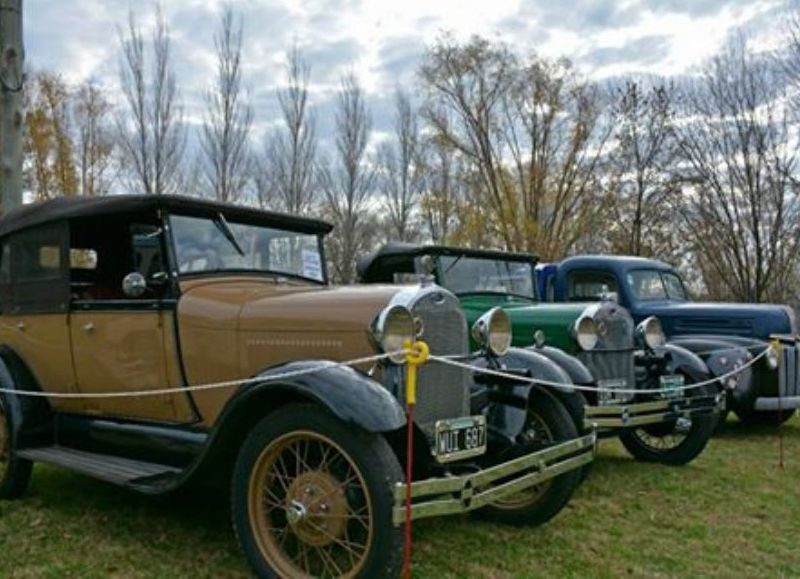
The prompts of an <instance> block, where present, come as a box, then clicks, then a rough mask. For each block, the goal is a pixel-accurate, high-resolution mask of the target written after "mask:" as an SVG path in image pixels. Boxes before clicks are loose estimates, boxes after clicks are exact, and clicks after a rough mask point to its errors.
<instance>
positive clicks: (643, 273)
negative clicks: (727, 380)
mask: <svg viewBox="0 0 800 579" xmlns="http://www.w3.org/2000/svg"><path fill="white" fill-rule="evenodd" d="M536 279H537V285H538V289H539V292H540V293H539V295H540V296H542V298H543V299H545V300H547V301H554V302H580V301H597V300H598V299H611V300H615V301H617V302H618V303H619V304H620V305H622V306H624V307H626V308H627V309H628V310H630V312H631V314H632V315H633V317H634V320H635V321H636V323H638V322H640V321H641V320H644V319H645V318H647V317H650V316H657V317H658V319H659V320H660V321H661V324H662V326H663V328H664V332H665V334H666V335H667V337H668V338H669V341H670V343H673V344H677V345H681V346H683V347H684V348H687V349H689V350H691V351H693V352H695V353H696V354H698V355H700V356H701V357H703V356H705V355H708V353H710V352H712V351H717V352H719V351H720V350H724V349H725V348H730V347H733V346H740V347H745V348H747V349H748V351H749V352H750V354H751V355H752V356H756V355H758V354H759V353H760V352H762V351H764V349H765V348H766V347H767V345H768V344H769V343H772V344H773V345H774V346H775V348H774V349H773V351H771V352H768V353H767V355H765V356H763V357H762V358H761V359H760V360H758V361H757V362H756V364H755V365H754V368H753V370H754V371H753V372H751V373H750V378H749V379H748V380H747V381H746V383H745V384H742V385H740V386H739V387H737V388H736V389H735V390H734V391H733V392H732V393H730V394H729V395H728V409H729V410H732V411H734V412H735V413H736V415H737V416H738V417H739V418H740V419H741V420H742V421H743V422H746V423H766V424H781V423H783V422H785V421H787V420H788V419H789V418H791V417H792V415H793V414H794V413H795V410H796V409H797V408H798V407H800V337H798V330H799V329H798V322H797V317H796V315H795V313H794V311H793V310H792V308H790V307H788V306H783V305H768V304H739V303H716V302H713V303H712V302H695V301H692V300H691V298H690V297H689V293H688V292H687V291H686V286H685V284H684V283H683V280H682V279H681V277H680V276H679V275H678V274H677V272H676V271H675V270H674V269H673V268H672V267H671V266H669V265H668V264H666V263H663V262H660V261H656V260H652V259H644V258H640V257H628V256H611V255H587V256H576V257H570V258H568V259H565V260H563V261H561V262H559V263H549V264H540V265H538V266H537V267H536Z"/></svg>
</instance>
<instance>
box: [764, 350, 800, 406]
mask: <svg viewBox="0 0 800 579" xmlns="http://www.w3.org/2000/svg"><path fill="white" fill-rule="evenodd" d="M771 341H772V343H773V344H776V345H778V346H779V350H778V395H777V396H759V397H758V398H757V399H756V404H755V409H756V410H789V411H791V410H795V409H796V408H800V342H798V339H797V337H795V336H771Z"/></svg>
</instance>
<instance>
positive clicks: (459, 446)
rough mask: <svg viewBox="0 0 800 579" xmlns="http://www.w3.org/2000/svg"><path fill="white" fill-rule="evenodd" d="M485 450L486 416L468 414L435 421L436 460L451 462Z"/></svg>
mask: <svg viewBox="0 0 800 579" xmlns="http://www.w3.org/2000/svg"><path fill="white" fill-rule="evenodd" d="M485 452H486V418H485V417H483V416H468V417H465V418H452V419H448V420H437V421H436V447H435V448H434V455H435V456H436V460H437V461H438V462H452V461H454V460H461V459H462V458H467V457H470V456H476V455H479V454H483V453H485Z"/></svg>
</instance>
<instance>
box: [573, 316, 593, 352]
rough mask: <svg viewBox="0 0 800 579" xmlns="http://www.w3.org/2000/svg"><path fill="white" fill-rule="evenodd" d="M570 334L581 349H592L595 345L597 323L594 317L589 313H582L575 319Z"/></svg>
mask: <svg viewBox="0 0 800 579" xmlns="http://www.w3.org/2000/svg"><path fill="white" fill-rule="evenodd" d="M572 334H573V336H574V337H575V340H576V341H577V342H578V345H579V346H580V347H581V349H582V350H586V351H587V352H588V351H589V350H594V347H595V346H597V340H598V335H597V324H596V323H595V321H594V318H592V317H591V316H589V315H582V316H581V317H580V318H578V319H577V320H576V321H575V325H574V326H573V328H572Z"/></svg>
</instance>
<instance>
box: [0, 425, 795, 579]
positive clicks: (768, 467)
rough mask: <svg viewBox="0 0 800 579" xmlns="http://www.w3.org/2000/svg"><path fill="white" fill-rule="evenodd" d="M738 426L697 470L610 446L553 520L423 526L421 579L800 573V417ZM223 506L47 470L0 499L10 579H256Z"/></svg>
mask: <svg viewBox="0 0 800 579" xmlns="http://www.w3.org/2000/svg"><path fill="white" fill-rule="evenodd" d="M782 432H783V444H784V456H785V468H784V469H783V470H782V469H781V468H779V466H778V458H779V440H778V437H777V436H776V431H775V430H774V429H753V428H744V427H742V426H741V425H739V424H738V423H737V422H733V421H732V422H730V423H729V424H728V427H727V429H726V430H725V431H724V432H723V433H722V434H721V435H719V436H718V437H717V438H715V439H714V440H713V441H712V443H711V445H710V447H709V448H708V449H707V450H706V452H705V453H704V454H703V455H702V456H701V457H700V458H699V459H698V460H697V461H695V463H694V464H692V465H690V466H687V467H683V468H669V467H663V466H658V465H646V464H640V463H635V462H633V461H632V460H631V459H630V458H628V456H626V454H625V452H624V450H623V449H622V447H621V445H619V444H618V443H617V442H615V441H613V442H612V441H607V442H605V443H604V444H603V445H602V448H601V451H600V456H599V457H598V460H597V462H596V464H595V467H594V470H593V471H592V474H591V476H590V478H589V479H588V480H587V481H586V483H585V484H584V485H583V486H582V487H581V488H580V489H579V491H578V493H577V494H576V496H575V498H574V499H573V500H572V502H571V503H570V505H569V506H568V507H567V509H565V510H564V511H563V512H562V513H561V514H560V515H559V516H558V517H557V518H556V519H555V520H554V521H553V522H551V523H550V524H548V525H546V526H545V527H542V528H540V529H524V528H507V527H502V526H498V525H492V524H487V523H482V522H478V521H475V520H474V519H472V518H470V517H467V516H463V517H456V518H448V519H438V520H429V521H423V522H420V523H418V524H417V525H415V527H414V529H415V539H416V541H415V553H414V571H415V573H414V574H415V576H416V577H430V578H434V577H436V578H440V577H492V578H494V577H555V576H557V577H561V576H572V577H590V576H591V577H619V576H623V575H628V576H634V577H636V576H647V577H679V576H680V577H688V576H719V577H731V576H748V577H780V576H785V577H790V576H800V418H797V417H796V418H794V419H793V420H792V422H790V423H789V424H787V425H786V426H784V427H783V429H782ZM247 575H248V571H247V568H246V566H245V563H244V561H243V559H242V557H241V556H240V554H239V550H238V546H237V544H236V540H235V537H234V535H233V531H232V530H231V526H230V523H229V513H228V508H227V502H226V498H225V497H223V496H208V495H204V494H193V495H187V496H180V497H171V498H148V497H143V496H139V495H136V494H133V493H129V492H126V491H124V490H121V489H119V488H116V487H113V486H110V485H106V484H104V483H100V482H96V481H93V480H91V479H88V478H84V477H82V476H79V475H76V474H72V473H68V472H65V471H60V470H56V469H52V468H48V467H42V466H38V467H37V468H36V470H35V472H34V478H33V483H32V485H31V489H30V492H29V494H28V496H27V497H26V498H25V499H24V500H22V501H17V502H0V577H66V576H72V577H246V576H247Z"/></svg>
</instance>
